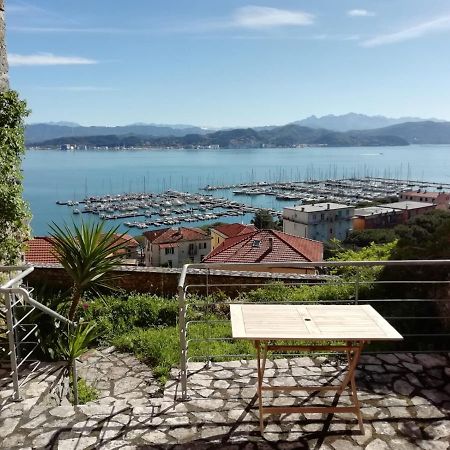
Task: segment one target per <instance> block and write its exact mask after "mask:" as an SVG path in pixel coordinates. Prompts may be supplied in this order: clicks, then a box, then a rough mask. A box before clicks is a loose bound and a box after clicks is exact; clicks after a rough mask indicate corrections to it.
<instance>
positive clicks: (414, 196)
mask: <svg viewBox="0 0 450 450" xmlns="http://www.w3.org/2000/svg"><path fill="white" fill-rule="evenodd" d="M400 200H402V201H407V200H410V201H414V202H420V203H433V205H436V208H437V209H449V206H450V193H448V192H433V191H426V190H422V189H418V190H417V191H404V192H401V193H400Z"/></svg>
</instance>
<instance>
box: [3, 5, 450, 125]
mask: <svg viewBox="0 0 450 450" xmlns="http://www.w3.org/2000/svg"><path fill="white" fill-rule="evenodd" d="M6 12H7V44H8V53H9V60H10V66H11V67H10V81H11V87H12V88H14V89H17V90H18V91H19V92H20V93H21V95H22V97H24V98H25V99H26V100H27V101H28V104H29V106H30V108H31V109H32V111H33V112H32V116H31V117H30V119H29V121H30V122H45V121H74V122H78V123H81V124H85V125H94V124H95V125H122V124H128V123H134V122H145V123H185V124H195V125H202V126H210V127H220V126H255V125H268V124H284V123H288V122H291V121H294V120H298V119H301V118H304V117H306V116H309V115H311V114H315V115H324V114H330V113H331V114H343V113H347V112H349V111H353V112H360V113H365V114H371V115H372V114H383V115H387V116H392V117H399V116H419V117H438V118H441V119H447V120H450V57H449V55H450V1H448V0H426V1H425V0H376V1H375V0H372V1H369V0H340V1H336V0H315V1H301V0H277V1H273V0H272V1H267V0H261V1H256V0H255V1H252V0H249V1H240V0H128V1H127V2H119V1H118V0H95V1H93V0H77V1H69V0H39V1H37V0H35V1H31V0H28V1H22V0H7V1H6Z"/></svg>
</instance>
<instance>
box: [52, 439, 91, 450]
mask: <svg viewBox="0 0 450 450" xmlns="http://www.w3.org/2000/svg"><path fill="white" fill-rule="evenodd" d="M96 441H97V438H95V437H84V436H80V437H77V438H71V439H63V440H61V441H59V443H58V450H84V449H85V448H87V447H89V446H91V445H94V444H95V442H96Z"/></svg>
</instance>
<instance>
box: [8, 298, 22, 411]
mask: <svg viewBox="0 0 450 450" xmlns="http://www.w3.org/2000/svg"><path fill="white" fill-rule="evenodd" d="M11 297H12V294H8V293H5V306H6V324H7V326H8V341H9V358H10V361H11V376H12V382H13V400H14V401H15V402H18V401H21V400H22V398H21V397H20V392H19V373H18V371H17V349H16V341H15V339H14V319H13V313H12V307H11Z"/></svg>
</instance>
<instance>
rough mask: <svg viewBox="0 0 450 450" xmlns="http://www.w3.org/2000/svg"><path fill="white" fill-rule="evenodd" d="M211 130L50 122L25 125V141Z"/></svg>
mask: <svg viewBox="0 0 450 450" xmlns="http://www.w3.org/2000/svg"><path fill="white" fill-rule="evenodd" d="M208 131H209V130H205V129H203V128H200V127H195V126H189V127H187V128H180V127H177V126H174V127H171V126H162V125H144V124H142V125H141V124H135V125H124V126H115V127H104V126H90V127H85V126H81V125H76V124H75V126H68V125H62V124H60V123H58V124H50V123H37V124H30V125H27V126H26V127H25V141H26V142H27V143H36V144H37V143H40V142H43V141H47V140H51V139H58V138H66V137H67V138H75V137H85V136H111V135H116V136H124V135H129V134H135V135H140V136H184V135H186V134H192V133H195V134H205V133H207V132H208Z"/></svg>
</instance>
